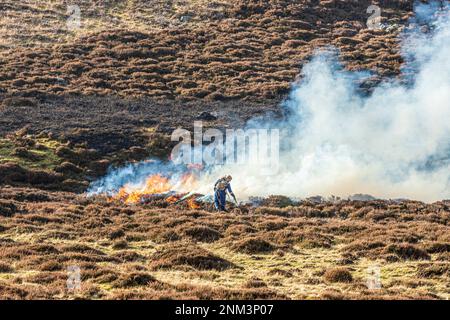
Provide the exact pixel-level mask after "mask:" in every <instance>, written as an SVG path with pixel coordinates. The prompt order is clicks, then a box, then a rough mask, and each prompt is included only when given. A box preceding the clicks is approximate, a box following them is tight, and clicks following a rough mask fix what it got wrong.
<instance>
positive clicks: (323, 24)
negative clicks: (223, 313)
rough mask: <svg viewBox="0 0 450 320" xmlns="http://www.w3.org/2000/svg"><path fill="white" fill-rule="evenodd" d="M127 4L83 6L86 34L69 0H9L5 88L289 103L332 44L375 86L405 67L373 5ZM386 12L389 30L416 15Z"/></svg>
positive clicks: (389, 8) (388, 8)
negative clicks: (372, 15)
mask: <svg viewBox="0 0 450 320" xmlns="http://www.w3.org/2000/svg"><path fill="white" fill-rule="evenodd" d="M125 3H126V4H121V3H119V2H115V3H114V4H111V3H110V4H109V5H108V2H106V1H95V3H92V2H91V1H79V2H77V4H78V5H79V6H80V7H81V11H82V15H81V17H82V23H83V27H82V29H80V30H76V31H69V30H67V28H66V27H65V19H66V18H67V15H66V9H67V8H66V6H65V2H64V1H62V0H59V1H52V2H50V1H34V0H27V1H24V3H23V4H22V5H18V4H17V3H16V2H15V1H4V4H2V6H4V7H5V12H6V14H5V15H3V16H2V18H1V19H0V28H2V29H3V30H4V31H5V32H3V33H1V36H0V45H1V44H3V45H4V50H6V49H8V45H14V50H12V51H11V53H10V54H8V55H5V56H4V58H2V68H1V70H0V79H1V81H0V90H3V91H5V92H6V93H7V94H8V95H13V96H17V95H20V96H23V97H25V98H27V97H36V96H39V95H42V94H47V95H66V94H71V95H73V94H79V93H82V94H85V95H99V96H108V95H120V96H122V97H131V96H152V97H158V98H161V99H162V98H164V99H182V100H198V99H206V100H224V101H226V100H236V99H238V100H239V99H246V98H250V97H251V98H252V99H259V100H262V101H263V100H267V99H277V98H279V97H282V96H285V95H286V93H287V92H288V91H289V88H290V84H291V83H292V82H293V81H295V80H296V76H297V74H298V73H299V70H300V67H301V66H302V64H304V63H305V61H307V59H308V58H309V57H310V56H311V55H312V53H313V52H314V51H315V50H316V49H318V48H320V47H324V46H327V45H335V46H337V47H338V48H339V49H340V50H341V51H342V60H343V61H344V62H345V63H346V64H347V67H348V68H349V69H352V70H358V69H370V70H372V71H374V72H375V73H376V74H377V76H375V77H374V79H372V80H373V81H374V82H377V81H379V80H380V79H381V77H384V76H389V75H396V74H398V72H399V67H400V64H401V62H402V59H401V57H400V55H399V50H398V44H397V41H396V35H397V33H398V31H397V30H394V31H390V32H387V31H377V30H375V31H373V30H369V29H367V27H366V20H367V18H368V15H367V14H366V9H367V7H368V6H369V5H370V4H372V1H368V0H367V1H366V0H364V1H339V2H330V3H328V2H324V1H317V2H315V1H306V0H301V1H296V2H292V1H287V0H280V1H271V2H267V1H252V2H251V3H248V1H243V0H242V1H230V0H226V1H225V0H223V1H220V2H219V1H213V2H210V1H173V2H172V3H173V5H169V6H167V5H165V4H164V3H165V1H161V2H158V3H156V4H155V1H151V2H148V3H147V2H139V1H127V2H125ZM375 3H377V1H375ZM45 7H48V8H45ZM382 7H383V18H384V22H387V23H389V24H403V23H404V22H405V21H406V19H407V17H408V15H409V14H410V13H411V9H412V6H411V3H409V2H406V1H403V0H396V1H390V2H383V4H382ZM45 22H48V23H49V25H47V24H46V23H45ZM44 23H45V25H44ZM28 47H32V48H33V49H34V50H33V51H30V50H29V49H28ZM4 50H3V52H4ZM17 70H21V71H19V72H17ZM25 103H27V102H25Z"/></svg>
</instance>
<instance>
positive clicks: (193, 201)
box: [187, 197, 200, 209]
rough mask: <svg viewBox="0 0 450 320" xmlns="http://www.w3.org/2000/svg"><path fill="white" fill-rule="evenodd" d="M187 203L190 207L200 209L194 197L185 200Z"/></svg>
mask: <svg viewBox="0 0 450 320" xmlns="http://www.w3.org/2000/svg"><path fill="white" fill-rule="evenodd" d="M187 204H188V207H189V208H190V209H200V205H199V204H198V203H197V201H195V198H194V197H192V198H190V199H189V200H187Z"/></svg>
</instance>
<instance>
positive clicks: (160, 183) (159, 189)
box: [114, 174, 172, 204]
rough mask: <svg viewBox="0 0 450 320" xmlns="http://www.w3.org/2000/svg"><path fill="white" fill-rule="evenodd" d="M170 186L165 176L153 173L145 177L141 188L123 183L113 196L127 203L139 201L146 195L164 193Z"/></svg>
mask: <svg viewBox="0 0 450 320" xmlns="http://www.w3.org/2000/svg"><path fill="white" fill-rule="evenodd" d="M171 188H172V185H171V183H170V181H169V179H168V178H167V177H164V176H162V175H160V174H155V175H152V176H150V177H148V178H147V180H146V182H145V186H144V187H143V188H140V189H135V188H134V187H133V186H131V185H125V186H124V187H122V188H121V189H120V190H119V192H118V193H117V194H116V196H115V197H114V198H116V199H118V200H120V201H123V202H125V203H128V204H131V203H139V202H141V200H142V199H143V198H144V197H146V196H149V195H155V194H161V193H166V192H169V191H170V190H171Z"/></svg>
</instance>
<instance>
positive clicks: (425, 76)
mask: <svg viewBox="0 0 450 320" xmlns="http://www.w3.org/2000/svg"><path fill="white" fill-rule="evenodd" d="M448 9H449V7H448V5H446V6H445V7H444V8H438V7H436V6H433V5H428V6H426V5H421V6H418V8H417V10H416V12H417V16H416V19H417V20H416V21H413V22H417V24H416V25H417V27H411V28H408V29H407V30H406V31H405V32H404V33H403V35H402V38H403V39H402V41H403V49H402V52H403V56H404V57H405V60H406V61H407V63H406V66H405V68H407V69H408V70H414V73H413V74H414V77H413V78H412V79H408V80H409V81H404V80H405V79H389V80H387V81H385V82H383V83H381V84H380V85H378V86H377V87H376V88H375V89H374V91H373V93H372V94H371V95H370V96H363V95H361V94H360V93H359V91H358V88H357V86H356V84H355V81H354V80H355V79H360V78H361V77H363V76H366V75H365V74H362V73H354V72H348V71H344V70H343V68H342V66H341V65H340V64H339V62H338V54H337V53H336V52H333V51H332V50H331V51H327V52H319V53H317V55H316V56H315V57H314V58H313V59H312V61H311V62H310V63H308V64H307V65H306V66H305V67H304V68H303V70H302V75H303V77H302V81H301V83H300V84H299V85H296V86H295V87H293V90H292V92H291V94H290V96H289V98H288V100H287V101H285V102H284V103H283V106H282V107H283V108H284V110H285V113H286V115H287V117H286V118H285V119H284V120H282V121H278V122H274V121H270V120H267V119H255V120H254V121H251V122H250V123H249V124H248V127H252V128H259V127H273V128H279V129H280V130H282V132H283V134H282V135H281V137H280V138H281V141H280V145H281V149H280V155H279V157H280V163H279V166H278V167H279V170H278V172H276V174H273V175H262V174H261V168H260V167H259V166H258V164H257V163H248V164H244V165H242V164H231V165H223V166H215V167H213V168H209V170H205V171H204V172H203V173H202V174H201V176H200V181H199V183H198V184H197V185H198V188H197V190H195V191H197V192H200V193H205V194H208V193H211V192H212V190H211V189H212V184H213V183H214V181H215V180H216V179H217V178H218V177H220V176H222V175H224V174H231V175H232V176H233V178H234V179H233V182H232V186H233V189H234V191H235V193H236V194H237V195H238V197H239V198H241V199H244V198H248V197H250V196H266V195H271V194H283V195H286V196H291V197H307V196H312V195H322V196H330V195H335V196H340V197H347V196H348V195H351V194H355V193H365V194H371V195H373V196H375V197H379V198H410V199H417V200H422V201H427V202H431V201H435V200H441V199H445V198H450V59H449V57H450V41H449V39H450V18H449V10H448ZM422 22H427V23H429V24H430V25H431V31H430V32H427V33H424V32H423V31H424V30H422V29H421V28H420V23H422ZM412 25H414V23H413V24H412ZM401 80H403V81H401ZM141 166H142V167H140V168H139V170H134V169H136V168H134V169H133V168H131V169H130V167H127V168H125V169H119V170H116V171H113V172H111V173H110V174H109V176H108V177H106V178H104V179H102V180H100V181H97V182H96V183H94V184H93V186H92V188H91V192H95V193H97V192H105V191H110V190H113V189H114V188H117V186H120V185H123V183H124V182H131V181H135V182H136V181H137V180H139V179H141V180H142V177H144V175H143V174H148V173H149V172H147V171H149V169H145V168H146V166H145V165H141ZM152 166H153V167H152V168H156V169H157V170H165V172H167V171H168V170H169V172H170V170H173V171H174V172H177V170H178V169H177V170H174V169H173V168H171V169H167V168H168V167H164V168H161V164H160V163H158V166H156V167H155V166H154V165H152ZM143 168H144V169H143ZM150 171H151V170H150ZM190 191H191V190H190Z"/></svg>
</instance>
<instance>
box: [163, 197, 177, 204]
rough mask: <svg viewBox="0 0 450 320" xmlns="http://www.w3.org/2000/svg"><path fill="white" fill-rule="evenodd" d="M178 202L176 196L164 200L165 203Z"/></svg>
mask: <svg viewBox="0 0 450 320" xmlns="http://www.w3.org/2000/svg"><path fill="white" fill-rule="evenodd" d="M177 201H178V197H177V196H170V197H168V198H167V199H166V202H168V203H174V202H177Z"/></svg>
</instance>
